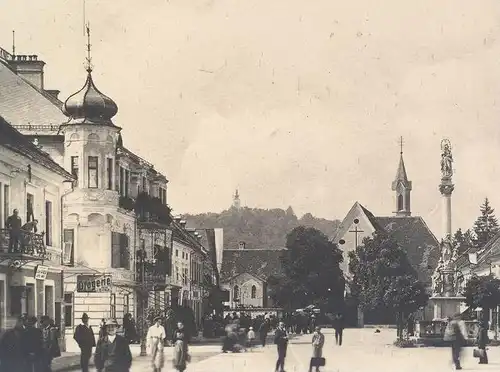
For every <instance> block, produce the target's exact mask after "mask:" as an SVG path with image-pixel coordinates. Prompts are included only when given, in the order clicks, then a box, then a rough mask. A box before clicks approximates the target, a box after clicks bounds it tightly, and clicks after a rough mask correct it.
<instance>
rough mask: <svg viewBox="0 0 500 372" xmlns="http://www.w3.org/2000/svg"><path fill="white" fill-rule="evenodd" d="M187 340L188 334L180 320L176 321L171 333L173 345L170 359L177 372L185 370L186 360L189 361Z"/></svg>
mask: <svg viewBox="0 0 500 372" xmlns="http://www.w3.org/2000/svg"><path fill="white" fill-rule="evenodd" d="M188 342H189V335H188V334H187V332H186V329H185V328H184V324H183V323H182V322H178V323H177V328H176V329H175V331H174V333H173V334H172V345H173V347H174V358H173V360H172V364H173V366H174V368H175V369H176V370H177V371H179V372H183V371H185V370H186V365H187V362H189V359H190V358H189V354H188Z"/></svg>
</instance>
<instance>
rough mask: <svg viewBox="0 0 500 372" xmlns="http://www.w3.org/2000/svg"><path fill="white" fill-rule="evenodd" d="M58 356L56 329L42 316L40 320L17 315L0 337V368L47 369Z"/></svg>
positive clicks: (42, 371) (43, 371)
mask: <svg viewBox="0 0 500 372" xmlns="http://www.w3.org/2000/svg"><path fill="white" fill-rule="evenodd" d="M59 356H61V351H60V348H59V330H58V329H57V327H55V326H54V323H53V321H52V320H51V319H50V317H48V316H46V315H44V316H42V317H41V319H40V321H38V319H37V318H36V317H28V316H26V315H24V316H21V317H19V318H18V319H17V321H16V325H15V326H14V328H12V329H9V330H8V331H6V332H5V333H4V335H3V337H2V339H1V340H0V370H1V371H5V372H8V371H16V372H28V371H29V372H50V371H51V370H52V360H53V359H54V358H57V357H59Z"/></svg>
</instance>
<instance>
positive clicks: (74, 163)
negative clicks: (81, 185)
mask: <svg viewBox="0 0 500 372" xmlns="http://www.w3.org/2000/svg"><path fill="white" fill-rule="evenodd" d="M78 170H79V166H78V156H72V157H71V174H72V175H73V177H75V181H74V182H73V185H74V186H78Z"/></svg>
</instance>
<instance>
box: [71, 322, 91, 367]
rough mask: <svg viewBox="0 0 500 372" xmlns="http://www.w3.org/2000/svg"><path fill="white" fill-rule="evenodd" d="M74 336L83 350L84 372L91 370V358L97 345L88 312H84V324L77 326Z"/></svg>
mask: <svg viewBox="0 0 500 372" xmlns="http://www.w3.org/2000/svg"><path fill="white" fill-rule="evenodd" d="M73 338H74V339H75V341H76V342H77V343H78V346H79V347H80V350H81V355H80V367H81V369H82V372H89V359H90V357H91V356H92V348H93V347H94V346H95V336H94V331H93V330H92V327H91V326H89V316H88V315H87V313H83V315H82V324H79V325H78V326H77V327H76V329H75V335H74V336H73Z"/></svg>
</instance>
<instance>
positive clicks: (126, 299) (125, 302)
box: [123, 294, 130, 314]
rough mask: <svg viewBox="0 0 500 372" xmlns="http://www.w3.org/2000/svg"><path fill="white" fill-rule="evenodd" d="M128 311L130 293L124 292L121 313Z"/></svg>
mask: <svg viewBox="0 0 500 372" xmlns="http://www.w3.org/2000/svg"><path fill="white" fill-rule="evenodd" d="M129 312H130V295H128V294H126V295H124V296H123V313H124V314H128V313H129Z"/></svg>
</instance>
